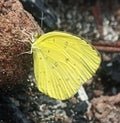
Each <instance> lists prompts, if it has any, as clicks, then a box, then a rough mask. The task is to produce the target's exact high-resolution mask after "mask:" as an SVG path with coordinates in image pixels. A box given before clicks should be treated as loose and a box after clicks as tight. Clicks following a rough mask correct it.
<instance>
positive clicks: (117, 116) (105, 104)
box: [91, 93, 120, 123]
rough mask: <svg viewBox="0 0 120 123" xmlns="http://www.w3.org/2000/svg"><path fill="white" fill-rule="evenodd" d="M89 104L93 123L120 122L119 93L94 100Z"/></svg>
mask: <svg viewBox="0 0 120 123" xmlns="http://www.w3.org/2000/svg"><path fill="white" fill-rule="evenodd" d="M91 102H92V108H91V112H92V113H93V118H94V122H95V123H119V122H120V106H119V104H120V93H119V94H117V95H115V96H102V97H99V98H94V99H93V100H92V101H91Z"/></svg>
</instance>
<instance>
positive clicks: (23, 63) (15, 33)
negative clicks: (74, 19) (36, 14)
mask: <svg viewBox="0 0 120 123" xmlns="http://www.w3.org/2000/svg"><path fill="white" fill-rule="evenodd" d="M35 32H38V33H41V29H40V27H39V26H38V25H37V23H36V22H35V21H34V18H33V17H32V16H31V15H30V14H29V13H27V12H26V11H25V10H24V9H23V7H22V5H21V3H20V2H19V0H0V87H6V86H7V87H8V86H10V87H11V85H15V84H18V83H21V82H24V80H26V79H27V75H28V72H29V69H30V65H31V61H32V59H31V58H32V57H31V56H32V55H29V54H26V53H24V52H27V51H30V44H29V43H28V42H25V41H28V40H29V39H31V38H32V36H33V35H34V33H35Z"/></svg>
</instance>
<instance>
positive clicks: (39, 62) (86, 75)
mask: <svg viewBox="0 0 120 123" xmlns="http://www.w3.org/2000/svg"><path fill="white" fill-rule="evenodd" d="M32 50H33V57H34V73H35V78H36V83H37V87H38V89H39V90H40V91H41V92H43V93H45V94H46V95H49V96H50V97H53V98H55V99H60V100H64V99H68V98H70V97H71V96H73V95H74V94H75V93H76V92H77V91H78V89H79V88H80V86H81V85H82V84H83V83H84V82H86V81H87V80H88V79H90V78H91V77H92V76H93V75H94V74H95V72H96V70H97V69H98V67H99V65H100V62H101V58H100V55H99V53H98V52H97V51H96V50H95V49H94V48H93V47H92V46H91V45H90V44H88V43H87V42H85V41H84V40H82V39H81V38H78V37H76V36H73V35H71V34H67V33H63V32H49V33H46V34H44V35H42V36H41V37H40V38H39V39H37V40H36V42H35V43H34V44H33V45H32Z"/></svg>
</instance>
